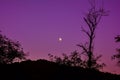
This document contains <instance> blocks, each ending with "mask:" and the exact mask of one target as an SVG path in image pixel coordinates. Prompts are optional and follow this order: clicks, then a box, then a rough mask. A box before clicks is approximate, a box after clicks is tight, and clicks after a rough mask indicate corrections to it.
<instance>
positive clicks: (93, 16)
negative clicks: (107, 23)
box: [77, 0, 107, 69]
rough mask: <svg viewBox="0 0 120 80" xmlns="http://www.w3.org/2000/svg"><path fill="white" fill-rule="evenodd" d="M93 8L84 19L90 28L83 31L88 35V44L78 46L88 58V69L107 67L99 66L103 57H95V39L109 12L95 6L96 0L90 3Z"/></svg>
mask: <svg viewBox="0 0 120 80" xmlns="http://www.w3.org/2000/svg"><path fill="white" fill-rule="evenodd" d="M90 4H91V8H90V10H88V12H87V13H86V15H85V17H84V21H85V23H86V24H87V26H88V30H86V29H84V28H83V27H82V31H83V32H84V33H85V34H86V35H87V37H88V42H86V43H85V44H78V45H77V46H79V47H80V48H82V50H83V51H82V54H85V55H86V57H87V68H96V69H99V68H102V67H103V66H105V64H104V63H102V64H98V63H97V61H98V59H99V58H100V57H101V55H99V56H97V57H95V56H94V51H93V50H94V39H95V31H96V28H97V26H98V23H99V22H100V20H101V18H102V17H103V16H106V15H107V12H106V11H105V10H104V8H103V7H102V8H97V7H96V5H95V0H91V2H90Z"/></svg>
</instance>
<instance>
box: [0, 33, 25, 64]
mask: <svg viewBox="0 0 120 80" xmlns="http://www.w3.org/2000/svg"><path fill="white" fill-rule="evenodd" d="M25 56H26V54H25V53H24V51H23V48H21V45H20V43H19V42H18V41H16V42H15V41H13V40H11V39H9V38H7V37H6V36H5V35H3V34H1V33H0V64H10V63H13V62H14V61H16V60H23V59H25Z"/></svg>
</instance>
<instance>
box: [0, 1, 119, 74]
mask: <svg viewBox="0 0 120 80" xmlns="http://www.w3.org/2000/svg"><path fill="white" fill-rule="evenodd" d="M97 1H99V2H97V4H98V6H101V2H102V0H97ZM103 1H104V8H105V9H106V10H108V11H109V16H104V17H103V18H102V19H101V21H100V23H99V25H98V27H97V30H96V38H95V43H94V45H95V48H94V51H95V55H99V54H102V55H103V56H102V58H101V61H102V62H104V63H106V64H107V66H106V67H105V68H104V71H108V72H113V73H119V74H120V68H119V67H117V66H116V62H115V61H112V60H111V56H112V55H113V54H115V53H116V48H118V47H119V45H120V44H119V43H115V40H114V37H115V36H116V35H118V34H120V22H119V21H120V9H119V5H120V0H103ZM88 9H90V4H89V2H88V0H0V30H1V31H2V33H3V34H4V35H6V36H7V37H9V38H10V39H12V40H14V41H20V43H21V44H22V47H23V49H24V51H25V52H29V56H28V57H27V58H30V59H40V58H42V59H43V58H44V59H48V54H49V53H50V54H53V55H58V56H60V55H61V54H62V53H66V54H68V55H69V54H70V52H72V51H74V50H78V51H79V52H80V48H79V47H77V46H76V44H79V43H83V42H85V41H86V40H87V38H86V35H85V34H84V33H83V32H82V31H81V26H82V27H87V25H86V24H85V22H84V20H83V17H84V16H85V13H86V12H87V11H88ZM61 39H62V40H61Z"/></svg>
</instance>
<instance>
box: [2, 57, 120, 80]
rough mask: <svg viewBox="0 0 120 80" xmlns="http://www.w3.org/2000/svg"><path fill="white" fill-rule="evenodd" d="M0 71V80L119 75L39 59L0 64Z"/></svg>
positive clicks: (113, 78) (117, 79) (118, 79)
mask: <svg viewBox="0 0 120 80" xmlns="http://www.w3.org/2000/svg"><path fill="white" fill-rule="evenodd" d="M0 72H1V74H0V80H120V75H116V74H111V73H105V72H100V71H97V70H92V69H84V68H80V67H70V66H66V65H59V64H57V63H54V62H50V61H47V60H41V59H40V60H36V61H31V60H27V61H22V62H20V63H18V62H16V63H13V64H3V65H0Z"/></svg>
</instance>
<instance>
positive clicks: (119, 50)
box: [112, 35, 120, 66]
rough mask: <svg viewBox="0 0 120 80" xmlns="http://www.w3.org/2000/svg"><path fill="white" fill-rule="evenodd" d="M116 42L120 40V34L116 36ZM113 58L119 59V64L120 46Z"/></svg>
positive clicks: (119, 60)
mask: <svg viewBox="0 0 120 80" xmlns="http://www.w3.org/2000/svg"><path fill="white" fill-rule="evenodd" d="M115 42H120V35H117V36H116V37H115ZM112 59H117V60H118V62H117V63H118V65H119V64H120V48H117V54H115V55H113V56H112ZM119 66H120V65H119Z"/></svg>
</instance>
